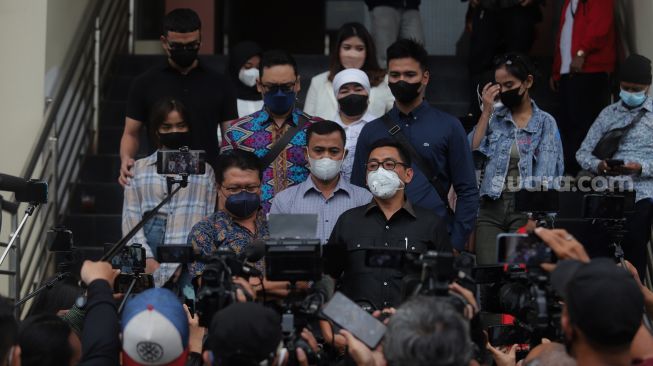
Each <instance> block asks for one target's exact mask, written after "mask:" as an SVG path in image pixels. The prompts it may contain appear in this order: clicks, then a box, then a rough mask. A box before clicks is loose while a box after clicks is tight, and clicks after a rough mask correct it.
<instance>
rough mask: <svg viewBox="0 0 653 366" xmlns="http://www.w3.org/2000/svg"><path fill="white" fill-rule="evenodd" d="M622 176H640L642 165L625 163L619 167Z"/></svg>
mask: <svg viewBox="0 0 653 366" xmlns="http://www.w3.org/2000/svg"><path fill="white" fill-rule="evenodd" d="M620 171H621V173H622V174H623V175H640V174H642V165H641V164H640V163H635V162H631V163H626V164H624V165H622V166H621V167H620Z"/></svg>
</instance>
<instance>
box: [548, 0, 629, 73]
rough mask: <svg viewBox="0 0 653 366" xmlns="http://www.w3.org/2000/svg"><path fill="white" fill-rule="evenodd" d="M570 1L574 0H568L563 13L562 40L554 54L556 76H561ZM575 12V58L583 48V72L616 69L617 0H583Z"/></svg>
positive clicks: (561, 19)
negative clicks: (563, 39)
mask: <svg viewBox="0 0 653 366" xmlns="http://www.w3.org/2000/svg"><path fill="white" fill-rule="evenodd" d="M569 3H570V0H565V5H564V6H563V7H562V14H561V15H560V27H559V28H558V40H557V42H556V50H555V53H554V58H553V78H554V79H555V80H559V79H560V65H561V56H560V33H561V31H562V26H563V25H564V24H565V18H566V16H567V7H568V6H569ZM575 14H576V15H575V16H574V28H573V31H572V35H571V56H572V58H573V57H574V56H576V53H577V52H578V51H579V50H583V51H584V52H585V55H586V56H585V63H584V64H583V72H588V73H589V72H607V73H611V72H613V71H614V67H615V62H616V59H617V50H616V35H615V27H614V0H579V1H578V7H577V8H576V13H575Z"/></svg>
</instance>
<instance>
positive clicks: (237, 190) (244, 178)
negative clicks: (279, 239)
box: [188, 150, 288, 296]
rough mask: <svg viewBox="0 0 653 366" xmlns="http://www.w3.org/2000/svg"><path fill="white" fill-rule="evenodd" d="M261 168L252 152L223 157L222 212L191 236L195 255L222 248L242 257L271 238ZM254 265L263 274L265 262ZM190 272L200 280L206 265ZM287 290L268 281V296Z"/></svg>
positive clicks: (201, 223) (220, 167)
mask: <svg viewBox="0 0 653 366" xmlns="http://www.w3.org/2000/svg"><path fill="white" fill-rule="evenodd" d="M260 165H261V164H260V161H259V159H258V157H256V155H254V153H251V152H249V151H244V150H231V151H228V152H225V153H223V154H222V155H220V157H219V158H218V173H217V175H216V178H217V183H218V200H219V202H220V210H219V211H216V212H215V213H213V214H212V215H210V216H208V217H205V218H204V219H202V220H201V221H199V222H197V223H196V224H195V225H194V226H193V228H192V229H191V231H190V234H188V244H190V245H192V246H193V249H194V250H195V253H196V254H200V255H202V256H205V257H209V256H211V255H213V254H214V253H215V251H216V250H217V249H218V248H219V247H226V248H229V249H231V250H233V251H234V252H235V253H236V254H239V253H241V252H242V251H244V250H245V248H246V247H247V246H248V245H249V244H250V243H251V242H253V241H255V240H258V239H266V238H268V236H269V230H268V222H267V219H266V217H265V213H264V212H263V210H262V209H261V174H262V169H261V166H260ZM254 265H255V267H256V269H258V270H259V271H261V272H263V260H259V261H258V262H256V263H255V264H254ZM188 270H189V272H190V274H191V276H192V277H195V276H199V275H201V274H202V271H203V270H204V264H203V263H199V262H194V263H192V264H190V265H189V267H188ZM253 280H255V281H256V279H253ZM252 285H253V287H254V290H255V291H259V290H261V289H262V287H263V284H261V283H260V282H256V283H252ZM287 287H288V286H287V283H286V282H268V281H265V290H266V292H267V293H272V294H278V295H282V296H283V295H285V294H286V293H287Z"/></svg>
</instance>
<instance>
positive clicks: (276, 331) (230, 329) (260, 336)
mask: <svg viewBox="0 0 653 366" xmlns="http://www.w3.org/2000/svg"><path fill="white" fill-rule="evenodd" d="M280 342H281V318H280V316H279V314H277V313H276V312H275V311H274V310H272V309H270V308H266V307H264V306H263V305H261V304H257V303H253V302H246V303H234V304H231V305H229V306H227V307H226V308H224V309H222V310H220V311H218V312H217V313H216V314H215V315H214V316H213V320H212V321H211V326H210V327H209V345H210V349H211V350H212V351H213V352H214V354H215V357H219V358H222V359H225V358H233V357H236V358H246V359H249V360H251V361H254V362H260V361H263V360H266V359H267V358H269V357H270V355H272V354H274V352H275V351H276V349H277V347H278V346H279V344H280Z"/></svg>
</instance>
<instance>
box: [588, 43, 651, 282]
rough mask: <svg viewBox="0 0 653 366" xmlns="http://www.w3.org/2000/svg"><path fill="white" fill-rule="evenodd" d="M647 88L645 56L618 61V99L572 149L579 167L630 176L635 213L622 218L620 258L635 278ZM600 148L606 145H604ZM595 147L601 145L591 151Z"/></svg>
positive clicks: (646, 167) (644, 200) (647, 169)
mask: <svg viewBox="0 0 653 366" xmlns="http://www.w3.org/2000/svg"><path fill="white" fill-rule="evenodd" d="M650 86H651V60H649V59H647V58H646V57H644V56H640V55H636V54H632V55H630V56H629V57H628V58H627V59H626V60H625V61H624V62H623V64H622V65H621V72H620V87H621V93H620V94H619V96H620V97H621V100H620V101H618V102H616V103H614V104H612V105H609V106H607V107H606V108H605V109H603V111H602V112H601V114H599V116H598V118H597V119H596V121H594V123H593V124H592V127H591V128H590V130H589V132H588V133H587V136H586V137H585V140H584V141H583V144H582V145H581V147H580V149H579V150H578V152H576V160H578V163H579V164H580V165H581V166H582V167H583V169H585V170H589V171H591V172H592V173H595V174H600V175H610V176H621V177H619V178H618V179H624V178H629V177H630V178H632V181H633V184H634V188H635V193H636V204H635V212H634V213H633V214H631V215H629V216H627V217H626V219H627V223H626V227H625V229H626V231H627V234H626V235H625V238H624V240H623V241H622V246H623V250H624V254H625V258H626V259H628V260H629V261H631V262H632V263H633V265H635V268H637V271H638V272H639V273H640V276H641V277H643V276H644V273H645V272H646V245H647V243H648V241H649V238H650V235H651V219H652V218H653V160H651V159H653V145H652V144H651V139H652V138H653V134H652V133H651V131H652V128H653V101H652V100H651V98H650V97H648V95H647V94H648V92H649V90H650ZM616 129H624V132H623V135H622V137H621V138H620V140H613V141H612V143H610V144H607V145H606V143H605V140H602V138H604V137H606V136H607V135H608V133H610V132H611V131H614V130H616ZM602 141H603V142H602ZM600 142H601V143H600ZM608 145H609V146H608ZM615 145H616V146H615ZM605 146H608V147H610V148H605V149H604V148H603V147H605ZM597 147H601V148H599V149H598V151H597ZM613 149H615V150H613ZM608 150H612V151H614V153H613V154H612V156H610V157H609V158H603V159H601V158H599V156H597V155H604V154H609V152H611V151H608ZM602 152H603V154H602Z"/></svg>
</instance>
